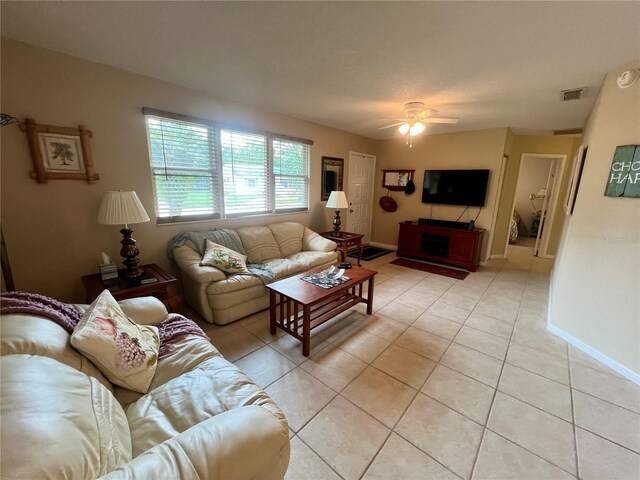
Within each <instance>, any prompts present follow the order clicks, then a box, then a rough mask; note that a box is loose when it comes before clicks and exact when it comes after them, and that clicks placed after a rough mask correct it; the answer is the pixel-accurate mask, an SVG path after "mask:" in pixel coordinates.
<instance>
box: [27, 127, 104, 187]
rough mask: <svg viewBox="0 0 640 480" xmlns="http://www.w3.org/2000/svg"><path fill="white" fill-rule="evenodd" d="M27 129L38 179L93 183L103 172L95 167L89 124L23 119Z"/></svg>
mask: <svg viewBox="0 0 640 480" xmlns="http://www.w3.org/2000/svg"><path fill="white" fill-rule="evenodd" d="M23 128H24V130H25V131H26V133H27V140H28V142H29V150H30V151H31V161H32V162H33V170H32V171H31V172H30V175H31V178H33V179H35V180H36V181H37V182H38V183H47V181H49V180H86V181H87V182H89V183H93V182H94V181H96V180H98V179H99V178H100V176H99V175H98V174H97V173H96V172H95V170H94V168H93V159H92V157H91V137H92V136H93V134H92V133H91V132H90V131H89V130H87V129H86V128H84V127H82V126H80V127H78V128H69V127H54V126H51V125H39V124H37V123H36V122H35V120H32V119H30V118H27V119H26V120H25V121H24V123H23Z"/></svg>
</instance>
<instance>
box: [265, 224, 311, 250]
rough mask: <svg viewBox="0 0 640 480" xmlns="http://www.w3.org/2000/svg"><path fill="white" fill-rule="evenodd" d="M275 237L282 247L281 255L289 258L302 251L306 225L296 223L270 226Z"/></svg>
mask: <svg viewBox="0 0 640 480" xmlns="http://www.w3.org/2000/svg"><path fill="white" fill-rule="evenodd" d="M269 228H270V229H271V232H273V236H274V237H275V239H276V242H278V247H280V254H281V255H282V256H283V257H288V256H289V255H292V254H294V253H298V252H300V251H301V250H302V235H303V234H304V225H302V224H301V223H296V222H282V223H274V224H272V225H269Z"/></svg>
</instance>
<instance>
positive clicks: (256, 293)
mask: <svg viewBox="0 0 640 480" xmlns="http://www.w3.org/2000/svg"><path fill="white" fill-rule="evenodd" d="M235 232H236V233H237V234H238V237H239V239H240V241H241V243H242V246H243V247H244V249H245V251H246V253H247V257H248V258H247V260H248V261H249V262H252V263H262V264H264V265H266V266H267V267H268V268H269V269H271V270H272V271H273V272H274V273H275V279H276V280H278V279H281V278H284V277H289V276H291V275H296V274H298V273H301V272H304V271H305V270H308V269H309V268H312V267H317V266H321V265H330V264H331V263H334V262H335V261H336V259H337V257H338V255H337V253H336V252H335V249H336V244H335V242H332V241H331V240H327V239H326V238H324V237H321V236H320V235H318V234H317V233H315V232H313V231H312V230H310V229H308V228H307V227H305V226H304V225H302V224H300V223H294V222H282V223H274V224H271V225H267V226H258V227H242V228H238V229H236V230H235ZM173 256H174V259H175V261H176V263H177V264H178V267H179V268H180V272H181V274H182V283H183V286H184V295H185V299H186V301H187V303H188V304H189V305H191V306H192V307H193V308H194V309H195V310H196V311H197V312H199V313H200V315H202V317H203V318H205V319H206V320H207V321H208V322H211V323H216V324H218V325H225V324H227V323H230V322H233V321H234V320H238V319H239V318H243V317H246V316H247V315H250V314H252V313H255V312H258V311H260V310H264V309H265V308H267V307H268V306H269V294H268V292H267V289H266V287H265V286H264V283H263V282H262V280H260V279H259V278H258V277H255V276H249V275H230V276H226V275H225V273H224V272H222V271H221V270H219V269H217V268H215V267H208V266H201V265H200V261H201V260H202V255H200V253H198V251H197V250H196V248H194V246H193V245H192V244H191V243H190V242H188V243H186V244H185V245H183V246H181V247H178V248H175V249H174V250H173Z"/></svg>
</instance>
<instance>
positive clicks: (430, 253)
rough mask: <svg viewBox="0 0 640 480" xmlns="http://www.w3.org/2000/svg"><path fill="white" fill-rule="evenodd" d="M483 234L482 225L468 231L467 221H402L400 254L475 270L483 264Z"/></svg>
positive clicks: (399, 242) (398, 253)
mask: <svg viewBox="0 0 640 480" xmlns="http://www.w3.org/2000/svg"><path fill="white" fill-rule="evenodd" d="M483 234H484V229H483V228H472V229H471V230H469V227H468V224H466V223H457V222H447V221H438V220H431V221H427V222H426V223H419V222H400V234H399V238H398V252H397V255H398V256H399V257H410V258H415V259H418V260H432V261H436V262H442V263H448V264H450V265H457V266H460V267H463V268H466V269H467V270H469V271H470V272H475V271H476V268H477V267H478V265H479V264H480V250H481V248H482V236H483Z"/></svg>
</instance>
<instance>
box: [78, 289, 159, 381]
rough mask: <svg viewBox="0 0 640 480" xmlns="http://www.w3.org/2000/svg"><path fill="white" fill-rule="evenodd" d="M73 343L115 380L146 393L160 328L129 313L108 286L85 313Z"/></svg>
mask: <svg viewBox="0 0 640 480" xmlns="http://www.w3.org/2000/svg"><path fill="white" fill-rule="evenodd" d="M71 344H72V345H73V346H74V347H75V348H77V349H78V350H80V352H82V353H83V354H84V355H85V356H86V357H88V358H89V359H90V360H91V361H92V362H93V363H94V364H95V365H96V366H97V367H98V368H99V369H100V371H101V372H102V373H103V374H104V375H105V376H106V377H107V378H108V379H109V380H110V381H111V382H112V383H115V384H117V385H120V386H122V387H125V388H128V389H130V390H134V391H136V392H142V393H146V392H147V390H148V389H149V385H150V384H151V380H152V379H153V374H154V373H155V370H156V364H157V361H158V348H159V346H160V338H159V336H158V329H157V328H156V327H151V326H142V325H138V324H137V323H135V322H134V321H132V320H131V319H130V318H129V317H127V316H126V315H125V314H124V313H123V312H122V309H121V308H120V306H119V305H118V302H116V301H115V299H114V298H113V296H112V295H111V293H110V292H109V291H108V290H104V291H103V292H102V293H101V294H100V295H99V296H98V298H96V299H95V300H94V302H93V303H92V304H91V306H90V307H89V308H88V309H87V311H86V312H85V313H84V315H83V316H82V319H81V320H80V322H78V325H76V328H75V330H74V331H73V334H72V335H71Z"/></svg>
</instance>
